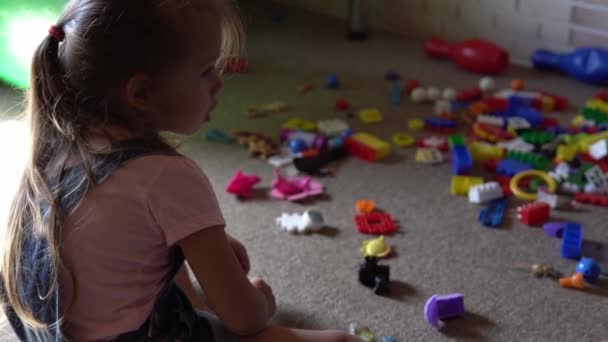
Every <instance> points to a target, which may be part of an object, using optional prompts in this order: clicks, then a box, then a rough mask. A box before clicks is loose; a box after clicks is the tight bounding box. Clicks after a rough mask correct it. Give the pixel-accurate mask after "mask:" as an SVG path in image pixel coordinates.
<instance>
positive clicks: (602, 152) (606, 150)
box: [589, 139, 608, 160]
mask: <svg viewBox="0 0 608 342" xmlns="http://www.w3.org/2000/svg"><path fill="white" fill-rule="evenodd" d="M589 154H590V155H591V156H592V157H593V159H596V160H597V159H604V158H606V156H608V140H606V139H601V140H598V141H597V142H595V143H593V144H592V145H591V146H589Z"/></svg>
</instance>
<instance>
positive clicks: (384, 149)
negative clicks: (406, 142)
mask: <svg viewBox="0 0 608 342" xmlns="http://www.w3.org/2000/svg"><path fill="white" fill-rule="evenodd" d="M352 138H353V139H355V140H357V141H358V142H360V143H362V144H364V145H366V146H368V147H369V148H371V149H373V150H374V151H376V159H382V158H384V157H386V156H387V155H388V154H389V153H390V152H391V145H390V144H389V143H387V142H386V141H384V140H382V139H380V138H377V137H375V136H373V135H371V134H368V133H364V132H359V133H355V134H353V135H352Z"/></svg>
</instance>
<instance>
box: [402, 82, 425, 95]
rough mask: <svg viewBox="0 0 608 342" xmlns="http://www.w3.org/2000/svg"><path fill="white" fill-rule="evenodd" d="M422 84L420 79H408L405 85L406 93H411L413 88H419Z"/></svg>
mask: <svg viewBox="0 0 608 342" xmlns="http://www.w3.org/2000/svg"><path fill="white" fill-rule="evenodd" d="M420 86H421V83H420V81H418V80H408V81H407V83H406V85H405V93H406V94H408V95H409V94H410V93H411V92H412V90H414V89H416V88H418V87H420Z"/></svg>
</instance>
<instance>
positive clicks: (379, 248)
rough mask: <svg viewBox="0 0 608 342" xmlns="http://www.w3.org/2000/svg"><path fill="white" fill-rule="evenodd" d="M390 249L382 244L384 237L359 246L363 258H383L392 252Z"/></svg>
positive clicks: (366, 241)
mask: <svg viewBox="0 0 608 342" xmlns="http://www.w3.org/2000/svg"><path fill="white" fill-rule="evenodd" d="M392 250H393V249H392V247H391V246H389V245H387V244H386V243H385V242H384V235H381V236H380V237H378V238H377V239H370V240H365V241H363V244H362V245H361V249H360V251H361V253H362V254H363V256H365V257H375V258H385V257H387V256H389V255H390V254H391V252H392Z"/></svg>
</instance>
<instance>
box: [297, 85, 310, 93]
mask: <svg viewBox="0 0 608 342" xmlns="http://www.w3.org/2000/svg"><path fill="white" fill-rule="evenodd" d="M311 90H312V84H310V83H301V84H298V85H297V86H296V92H298V94H305V93H308V92H309V91H311Z"/></svg>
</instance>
